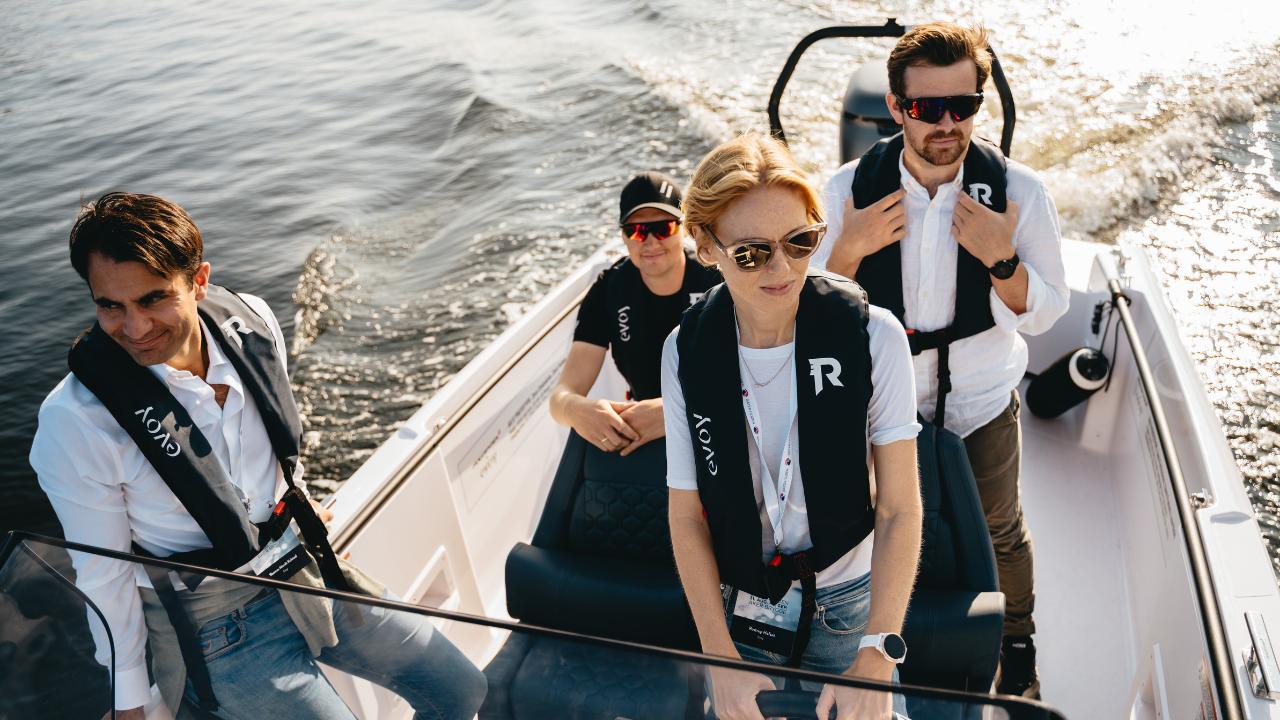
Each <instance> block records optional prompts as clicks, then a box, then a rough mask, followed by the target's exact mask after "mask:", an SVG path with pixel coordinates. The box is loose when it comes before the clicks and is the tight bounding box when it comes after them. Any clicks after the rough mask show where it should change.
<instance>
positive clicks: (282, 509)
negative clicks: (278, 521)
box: [271, 500, 284, 517]
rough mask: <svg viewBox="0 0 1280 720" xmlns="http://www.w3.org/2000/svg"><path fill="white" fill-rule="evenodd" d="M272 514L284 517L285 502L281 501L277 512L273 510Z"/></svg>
mask: <svg viewBox="0 0 1280 720" xmlns="http://www.w3.org/2000/svg"><path fill="white" fill-rule="evenodd" d="M271 514H272V515H275V516H276V517H280V516H281V515H283V514H284V501H283V500H281V501H280V502H278V503H276V509H275V510H272V511H271Z"/></svg>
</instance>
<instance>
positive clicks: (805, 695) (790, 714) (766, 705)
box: [756, 690, 827, 720]
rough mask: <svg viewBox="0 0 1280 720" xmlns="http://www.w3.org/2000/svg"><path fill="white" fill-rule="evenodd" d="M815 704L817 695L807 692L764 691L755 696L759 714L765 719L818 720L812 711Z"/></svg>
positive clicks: (815, 713) (816, 714) (824, 719)
mask: <svg viewBox="0 0 1280 720" xmlns="http://www.w3.org/2000/svg"><path fill="white" fill-rule="evenodd" d="M817 704H818V693H816V692H810V691H808V690H765V691H763V692H761V693H760V694H758V695H756V705H758V706H760V714H761V715H763V716H765V717H767V718H787V720H819V718H818V713H817V712H815V711H814V707H816V706H817ZM821 720H827V719H826V718H822V719H821Z"/></svg>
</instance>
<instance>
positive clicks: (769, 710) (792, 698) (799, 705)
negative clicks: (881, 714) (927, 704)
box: [756, 690, 907, 720]
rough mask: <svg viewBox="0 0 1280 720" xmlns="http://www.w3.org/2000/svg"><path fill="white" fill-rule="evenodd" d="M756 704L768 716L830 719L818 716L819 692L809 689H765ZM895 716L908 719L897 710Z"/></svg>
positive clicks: (795, 718)
mask: <svg viewBox="0 0 1280 720" xmlns="http://www.w3.org/2000/svg"><path fill="white" fill-rule="evenodd" d="M756 705H757V706H759V707H760V714H761V715H763V716H765V717H767V718H786V719H787V720H830V718H829V717H827V718H819V717H818V713H817V712H816V711H815V708H816V707H817V705H818V693H816V692H812V691H809V690H765V691H763V692H761V693H759V694H758V695H756ZM893 717H894V718H895V719H896V720H907V718H904V717H903V716H902V715H899V714H897V713H896V712H895V713H894V714H893Z"/></svg>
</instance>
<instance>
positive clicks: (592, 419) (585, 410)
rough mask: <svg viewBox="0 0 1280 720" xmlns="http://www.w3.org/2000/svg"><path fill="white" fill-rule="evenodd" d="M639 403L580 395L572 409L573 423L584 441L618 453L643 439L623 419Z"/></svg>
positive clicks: (571, 422)
mask: <svg viewBox="0 0 1280 720" xmlns="http://www.w3.org/2000/svg"><path fill="white" fill-rule="evenodd" d="M633 405H635V403H632V402H612V401H610V400H599V399H592V398H576V399H575V402H573V403H572V405H571V406H570V408H569V426H570V427H572V428H573V429H574V430H575V431H577V433H578V434H579V435H581V436H582V438H583V439H584V440H586V441H587V442H589V443H591V444H592V445H595V446H596V447H598V448H600V449H601V450H603V451H605V452H617V451H619V450H622V449H623V448H625V447H627V446H628V445H630V444H631V443H632V442H634V441H635V440H638V439H639V438H640V435H639V433H637V432H636V431H635V430H633V429H632V428H631V426H630V425H628V424H627V421H626V420H623V419H622V415H620V413H624V412H626V411H627V410H628V409H630V408H631V407H632V406H633Z"/></svg>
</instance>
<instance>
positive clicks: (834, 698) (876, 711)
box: [817, 685, 893, 720]
mask: <svg viewBox="0 0 1280 720" xmlns="http://www.w3.org/2000/svg"><path fill="white" fill-rule="evenodd" d="M833 705H834V706H835V709H836V720H893V693H890V692H886V691H883V690H867V689H864V688H855V687H846V686H843V685H841V686H839V687H836V686H832V685H824V686H823V687H822V694H821V695H819V696H818V708H817V713H818V717H820V718H829V717H831V708H832V706H833Z"/></svg>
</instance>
